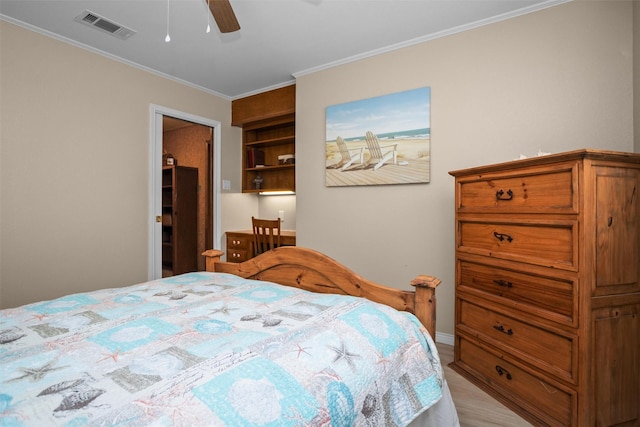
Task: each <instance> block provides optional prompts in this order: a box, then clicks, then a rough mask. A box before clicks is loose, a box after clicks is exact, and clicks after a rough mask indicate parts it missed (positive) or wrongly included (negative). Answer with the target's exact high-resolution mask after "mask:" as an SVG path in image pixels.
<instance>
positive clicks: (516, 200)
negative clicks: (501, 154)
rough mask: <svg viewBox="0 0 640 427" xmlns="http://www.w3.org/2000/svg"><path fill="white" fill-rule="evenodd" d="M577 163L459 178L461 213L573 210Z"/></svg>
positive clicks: (567, 211)
mask: <svg viewBox="0 0 640 427" xmlns="http://www.w3.org/2000/svg"><path fill="white" fill-rule="evenodd" d="M576 167H577V166H576V163H565V164H563V165H559V166H554V167H553V168H549V167H546V168H538V169H534V170H531V169H529V170H526V171H511V172H510V173H509V174H504V173H503V174H493V175H474V176H470V177H465V178H461V179H460V180H459V181H458V200H457V204H458V210H459V211H460V212H465V211H468V212H504V213H516V212H518V213H525V212H527V213H541V212H544V213H550V212H553V213H576V212H577V209H578V208H577V200H578V199H577V197H576V194H577V191H574V189H577V182H576V178H575V177H576V176H577V175H576V173H575V169H576Z"/></svg>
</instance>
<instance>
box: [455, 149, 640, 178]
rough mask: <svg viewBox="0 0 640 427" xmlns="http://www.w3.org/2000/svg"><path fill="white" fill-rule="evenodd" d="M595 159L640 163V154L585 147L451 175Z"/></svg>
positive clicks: (460, 170) (463, 170) (464, 170)
mask: <svg viewBox="0 0 640 427" xmlns="http://www.w3.org/2000/svg"><path fill="white" fill-rule="evenodd" d="M579 159H593V160H610V161H617V162H626V163H636V164H640V154H635V153H626V152H622V151H607V150H596V149H592V148H584V149H580V150H574V151H566V152H564V153H558V154H549V155H545V156H538V157H530V158H526V159H522V160H512V161H509V162H503V163H495V164H491V165H483V166H476V167H472V168H468V169H459V170H454V171H450V172H449V175H453V176H459V175H470V174H478V173H485V172H489V171H491V172H495V171H500V170H509V169H513V168H516V167H528V166H538V165H546V164H551V163H558V162H564V161H569V160H579Z"/></svg>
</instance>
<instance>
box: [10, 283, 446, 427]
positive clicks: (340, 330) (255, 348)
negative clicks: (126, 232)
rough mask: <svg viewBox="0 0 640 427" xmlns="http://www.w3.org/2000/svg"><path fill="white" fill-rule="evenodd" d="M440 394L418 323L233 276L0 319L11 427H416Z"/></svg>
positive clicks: (432, 355) (94, 296) (35, 308)
mask: <svg viewBox="0 0 640 427" xmlns="http://www.w3.org/2000/svg"><path fill="white" fill-rule="evenodd" d="M442 387H443V373H442V367H441V366H440V362H439V357H438V353H437V350H436V347H435V344H434V343H433V341H432V339H431V337H430V336H429V334H428V333H427V331H426V330H425V329H424V328H423V327H422V325H421V324H420V323H419V321H418V320H417V319H416V318H415V317H414V316H413V315H411V314H409V313H405V312H398V311H396V310H394V309H392V308H390V307H387V306H385V305H382V304H377V303H373V302H370V301H368V300H365V299H362V298H356V297H350V296H342V295H331V294H317V293H312V292H307V291H304V290H300V289H296V288H289V287H284V286H281V285H276V284H273V283H269V282H263V281H254V280H246V279H242V278H240V277H237V276H234V275H230V274H224V273H209V272H198V273H188V274H184V275H180V276H175V277H172V278H167V279H162V280H156V281H151V282H147V283H142V284H139V285H134V286H130V287H124V288H114V289H104V290H99V291H94V292H88V293H83V294H74V295H68V296H65V297H62V298H58V299H55V300H51V301H43V302H39V303H35V304H30V305H26V306H22V307H19V308H15V309H6V310H2V311H0V426H38V427H39V426H54V425H60V426H85V425H86V426H107V425H118V426H147V425H154V426H283V427H284V426H329V425H331V426H349V427H350V426H383V425H384V426H405V425H407V424H408V423H409V422H410V421H412V420H413V419H414V418H415V417H417V416H418V415H419V414H420V413H422V412H423V411H425V410H426V409H427V408H429V407H430V406H431V405H433V404H434V403H435V402H437V401H438V400H439V399H440V397H441V396H442Z"/></svg>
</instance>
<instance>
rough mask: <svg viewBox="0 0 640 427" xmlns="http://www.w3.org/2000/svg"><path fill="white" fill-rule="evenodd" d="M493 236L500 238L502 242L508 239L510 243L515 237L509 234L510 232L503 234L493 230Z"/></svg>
mask: <svg viewBox="0 0 640 427" xmlns="http://www.w3.org/2000/svg"><path fill="white" fill-rule="evenodd" d="M493 237H495V238H496V239H498V240H500V241H501V242H502V241H503V240H505V239H506V240H507V241H508V242H509V243H511V242H512V241H513V237H511V236H509V235H508V234H503V233H498V232H497V231H494V232H493Z"/></svg>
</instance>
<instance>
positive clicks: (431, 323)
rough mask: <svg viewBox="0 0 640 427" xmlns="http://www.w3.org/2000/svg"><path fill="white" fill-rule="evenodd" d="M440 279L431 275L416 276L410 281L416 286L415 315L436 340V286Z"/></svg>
mask: <svg viewBox="0 0 640 427" xmlns="http://www.w3.org/2000/svg"><path fill="white" fill-rule="evenodd" d="M441 282H442V281H441V280H440V279H438V278H436V277H433V276H424V275H422V276H417V277H416V278H415V279H413V280H412V281H411V285H412V286H414V287H415V288H416V302H415V315H416V317H417V318H418V319H420V321H421V322H422V324H423V325H424V327H425V328H426V329H427V332H429V335H431V338H433V340H434V341H435V340H436V287H437V286H438V285H439V284H440V283H441Z"/></svg>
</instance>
